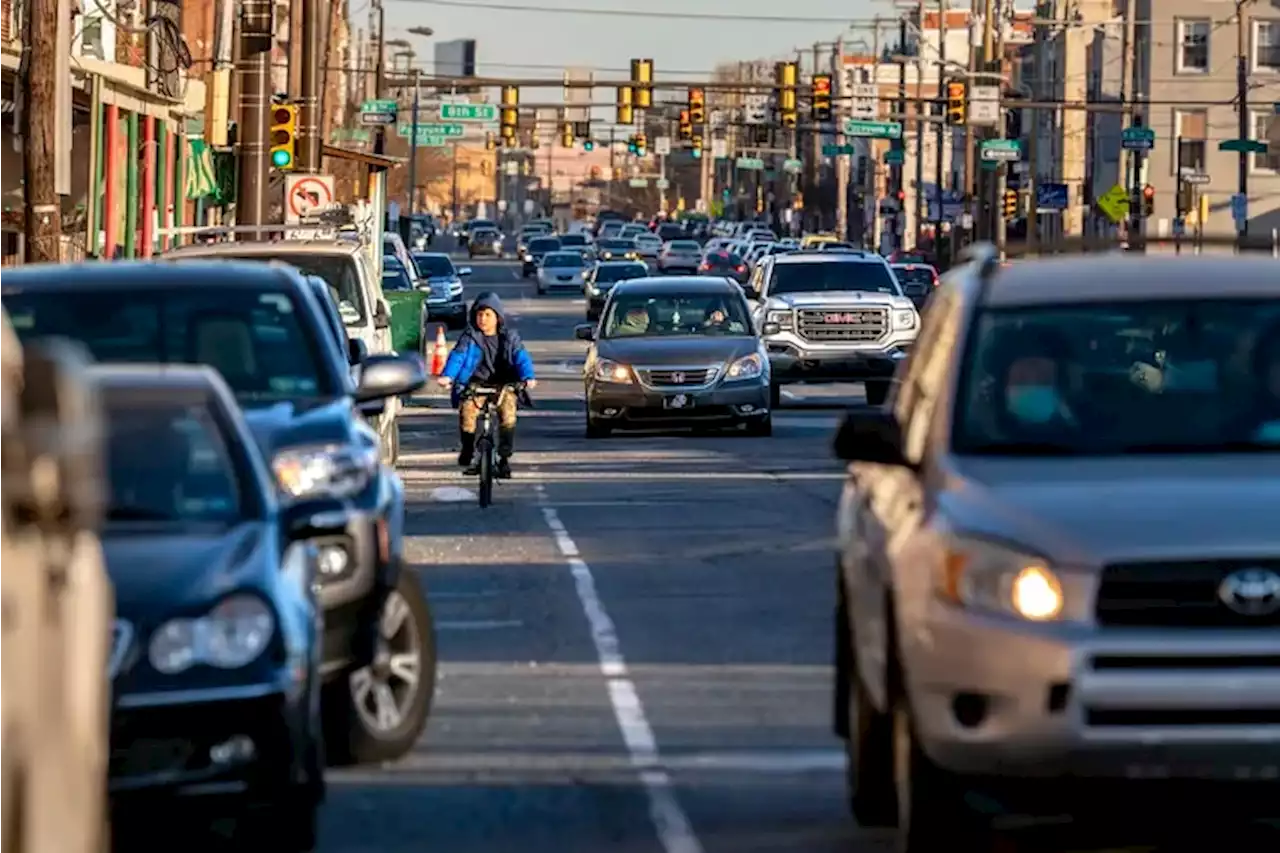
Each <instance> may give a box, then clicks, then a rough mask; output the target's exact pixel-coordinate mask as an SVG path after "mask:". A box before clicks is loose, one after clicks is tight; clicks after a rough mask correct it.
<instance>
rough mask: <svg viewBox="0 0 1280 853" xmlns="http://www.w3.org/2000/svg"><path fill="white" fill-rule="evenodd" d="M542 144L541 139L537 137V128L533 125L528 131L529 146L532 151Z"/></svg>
mask: <svg viewBox="0 0 1280 853" xmlns="http://www.w3.org/2000/svg"><path fill="white" fill-rule="evenodd" d="M541 144H542V140H540V139H538V129H537V128H536V127H535V128H533V129H532V130H530V131H529V148H531V149H532V150H534V151H537V150H538V146H540V145H541Z"/></svg>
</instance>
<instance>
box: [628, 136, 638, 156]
mask: <svg viewBox="0 0 1280 853" xmlns="http://www.w3.org/2000/svg"><path fill="white" fill-rule="evenodd" d="M639 151H640V146H639V145H637V144H636V138H635V137H634V136H633V137H631V138H630V139H628V140H627V152H628V153H630V154H636V153H639Z"/></svg>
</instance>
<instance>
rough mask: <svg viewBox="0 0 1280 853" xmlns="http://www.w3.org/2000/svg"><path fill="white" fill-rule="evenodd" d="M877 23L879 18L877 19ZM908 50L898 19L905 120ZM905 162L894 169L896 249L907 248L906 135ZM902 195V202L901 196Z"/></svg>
mask: <svg viewBox="0 0 1280 853" xmlns="http://www.w3.org/2000/svg"><path fill="white" fill-rule="evenodd" d="M876 21H877V23H878V22H879V18H877V19H876ZM906 49H907V19H906V17H902V18H899V19H898V115H900V116H903V117H904V118H905V116H906V114H907V60H906V55H905V51H906ZM901 146H902V153H903V160H902V162H900V163H898V164H897V165H895V166H894V167H893V177H894V186H893V189H894V193H895V195H894V203H895V204H897V206H898V208H897V212H896V213H894V215H893V243H894V244H893V247H894V248H895V249H902V248H905V246H904V245H903V243H905V242H906V236H907V202H906V199H907V194H906V189H907V167H906V149H907V139H906V136H905V135H904V136H903V138H902V142H901ZM898 194H901V199H902V200H901V201H899V195H898Z"/></svg>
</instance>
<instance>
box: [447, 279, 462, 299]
mask: <svg viewBox="0 0 1280 853" xmlns="http://www.w3.org/2000/svg"><path fill="white" fill-rule="evenodd" d="M460 293H462V280H461V279H454V280H453V281H451V282H449V295H450V296H457V295H458V294H460Z"/></svg>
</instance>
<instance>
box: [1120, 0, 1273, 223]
mask: <svg viewBox="0 0 1280 853" xmlns="http://www.w3.org/2000/svg"><path fill="white" fill-rule="evenodd" d="M1130 2H1133V0H1130ZM1252 3H1253V0H1236V113H1237V115H1238V116H1239V119H1240V123H1239V129H1238V131H1237V133H1236V138H1237V139H1239V140H1240V143H1241V145H1242V146H1243V143H1244V142H1245V140H1247V139H1249V138H1250V136H1251V133H1250V131H1251V130H1252V128H1251V127H1249V124H1250V117H1249V42H1248V36H1247V31H1246V27H1245V15H1244V7H1245V6H1248V5H1251V4H1252ZM1239 156H1240V160H1239V166H1238V170H1237V173H1236V175H1237V176H1236V182H1237V189H1236V192H1238V193H1239V194H1240V198H1241V199H1243V201H1244V205H1245V215H1244V216H1242V217H1241V218H1240V222H1239V224H1238V225H1237V226H1236V231H1237V232H1238V233H1239V235H1240V236H1241V237H1247V236H1248V235H1249V214H1248V210H1249V152H1248V151H1246V150H1245V149H1244V148H1243V147H1241V149H1240V155H1239ZM1178 181H1179V182H1181V181H1182V175H1181V174H1179V175H1178Z"/></svg>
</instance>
